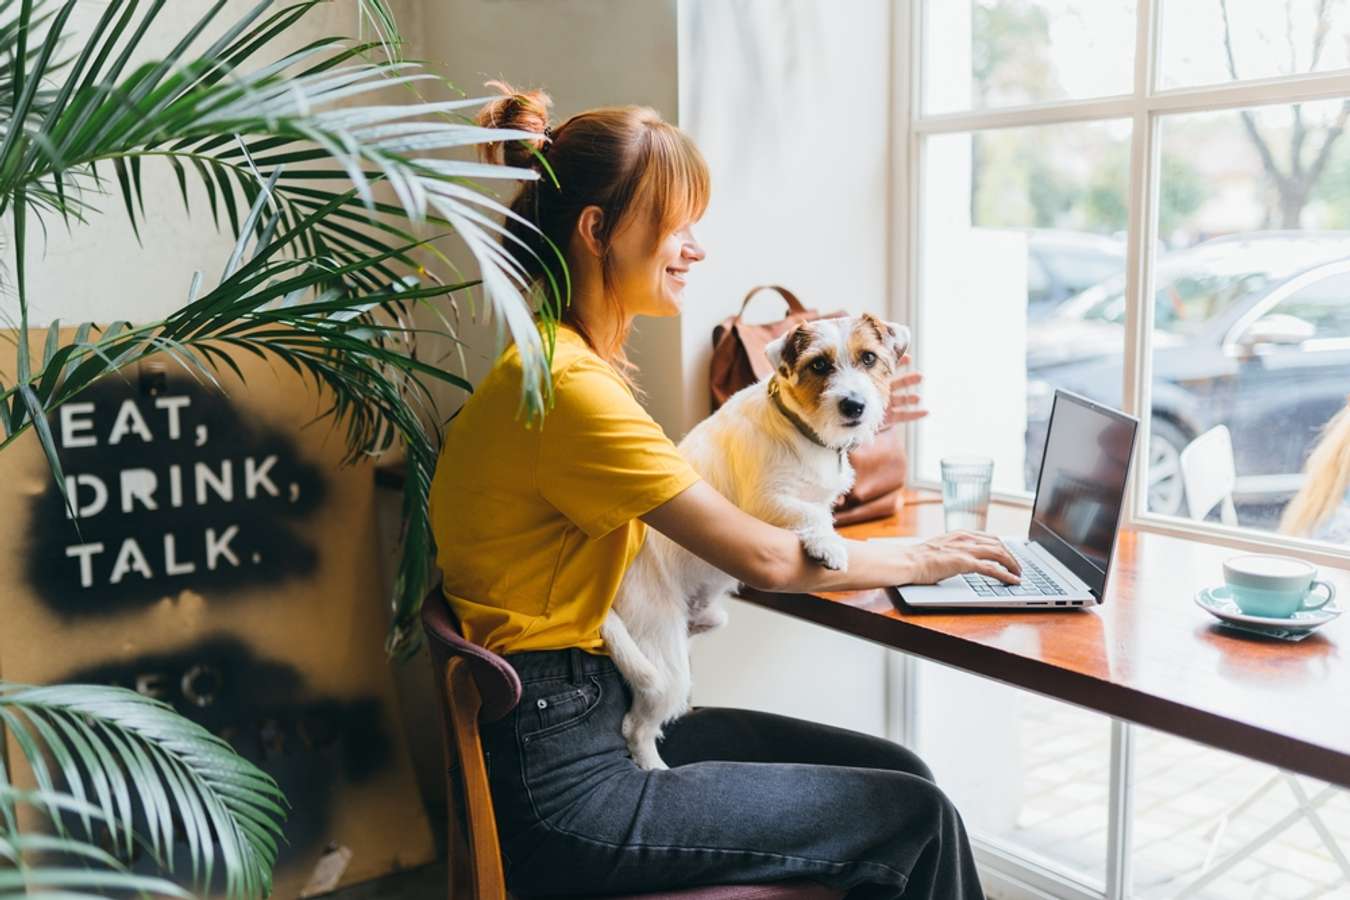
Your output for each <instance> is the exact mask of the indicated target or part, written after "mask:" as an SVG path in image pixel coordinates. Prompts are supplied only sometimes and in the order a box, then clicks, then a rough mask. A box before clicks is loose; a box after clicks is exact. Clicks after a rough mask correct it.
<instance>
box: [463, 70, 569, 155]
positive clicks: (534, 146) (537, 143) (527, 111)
mask: <svg viewBox="0 0 1350 900" xmlns="http://www.w3.org/2000/svg"><path fill="white" fill-rule="evenodd" d="M483 86H484V87H489V88H492V89H494V90H497V91H500V92H501V94H502V96H501V97H499V98H497V99H496V100H493V101H491V102H490V103H487V104H486V105H484V106H483V108H482V109H480V110H479V111H478V117H477V121H478V124H479V125H482V126H483V127H485V128H509V129H512V130H516V131H532V132H534V133H536V134H538V135H539V139H538V140H523V141H492V142H490V143H486V144H480V145H479V156H481V157H482V159H483V161H484V162H490V163H499V164H500V163H505V164H506V165H508V166H520V167H521V168H528V167H530V166H533V165H534V164H535V157H534V151H535V150H539V149H541V148H542V147H543V146H544V144H545V142H546V141H548V140H549V139H550V137H551V133H550V131H549V125H548V110H549V107H551V106H552V105H553V100H552V99H551V98H550V97H549V95H548V94H546V93H544V92H543V91H541V90H533V91H518V90H516V89H515V88H513V87H511V85H509V84H507V83H506V82H505V81H489V82H486V83H485V84H484V85H483Z"/></svg>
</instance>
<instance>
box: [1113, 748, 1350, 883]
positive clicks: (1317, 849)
mask: <svg viewBox="0 0 1350 900" xmlns="http://www.w3.org/2000/svg"><path fill="white" fill-rule="evenodd" d="M1134 785H1135V788H1134V852H1133V853H1132V854H1131V861H1132V863H1133V866H1134V893H1135V896H1137V897H1139V898H1141V900H1163V898H1170V897H1177V896H1180V895H1182V894H1183V893H1184V892H1186V890H1187V889H1188V888H1191V892H1189V893H1185V896H1187V897H1190V898H1193V900H1238V898H1253V900H1254V898H1258V897H1310V898H1311V897H1326V898H1331V897H1344V896H1345V891H1346V890H1347V884H1348V882H1347V881H1346V880H1345V879H1346V878H1347V877H1348V876H1350V873H1345V872H1343V871H1342V870H1341V867H1340V866H1339V865H1338V863H1337V861H1336V858H1335V856H1334V855H1333V853H1332V851H1331V849H1330V848H1329V847H1328V845H1327V844H1326V843H1324V841H1323V838H1322V836H1321V835H1319V834H1318V832H1317V830H1316V828H1315V826H1314V824H1313V823H1314V820H1313V819H1311V818H1309V817H1308V816H1307V815H1299V814H1298V809H1299V804H1298V800H1297V797H1296V794H1295V793H1294V791H1295V789H1297V790H1301V791H1303V792H1304V793H1305V794H1306V795H1307V797H1308V798H1309V800H1310V801H1311V802H1312V804H1313V814H1314V815H1315V816H1316V822H1317V824H1319V825H1321V826H1323V827H1325V828H1326V833H1327V837H1329V838H1330V839H1331V841H1333V842H1334V843H1336V844H1338V845H1339V846H1341V847H1350V793H1347V792H1346V791H1342V790H1339V789H1336V788H1328V787H1327V786H1326V785H1325V784H1324V783H1322V782H1319V781H1314V780H1313V779H1311V778H1303V777H1301V776H1287V775H1284V774H1283V773H1281V772H1280V771H1279V770H1278V769H1275V768H1272V767H1271V766H1267V765H1264V764H1262V763H1258V762H1253V761H1252V760H1249V759H1244V758H1242V757H1240V756H1234V755H1233V754H1231V753H1224V752H1222V751H1219V750H1214V749H1211V748H1209V747H1205V746H1203V745H1201V744H1196V743H1192V742H1191V741H1187V740H1182V739H1181V738H1175V737H1171V736H1169V735H1165V734H1160V733H1159V732H1156V731H1150V730H1149V729H1146V728H1137V729H1136V731H1135V779H1134ZM1295 785H1296V786H1297V788H1295V787H1294V786H1295ZM1282 823H1283V825H1282ZM1263 836H1264V840H1263V839H1262V838H1263ZM1342 853H1344V850H1342ZM1201 879H1204V880H1203V882H1201ZM1197 882H1201V883H1199V885H1198V886H1196V885H1197Z"/></svg>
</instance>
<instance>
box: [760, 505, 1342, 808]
mask: <svg viewBox="0 0 1350 900" xmlns="http://www.w3.org/2000/svg"><path fill="white" fill-rule="evenodd" d="M1029 518H1030V510H1029V509H1027V508H1025V507H1016V506H1008V505H1000V504H995V505H994V507H993V508H992V509H991V511H990V518H989V530H990V531H991V532H994V533H996V534H1005V535H1023V536H1024V535H1025V534H1026V528H1027V523H1028V521H1029ZM941 531H942V505H941V503H940V502H937V498H936V497H934V496H933V495H931V494H922V493H921V494H915V495H914V496H913V497H912V498H911V499H910V501H909V502H908V503H907V504H906V506H905V508H904V510H903V513H902V514H901V515H900V516H898V517H892V518H890V519H883V520H881V521H878V522H873V523H868V524H865V525H855V526H852V527H849V528H845V529H842V533H843V534H845V535H846V536H848V537H852V538H858V539H862V538H869V537H896V536H908V535H920V536H931V535H936V534H939V533H940V532H941ZM1238 552H1239V551H1236V550H1233V549H1231V548H1226V547H1216V546H1212V545H1208V544H1203V543H1198V542H1195V541H1189V540H1184V539H1179V538H1174V537H1167V536H1163V535H1158V534H1151V533H1141V532H1133V531H1125V532H1122V533H1121V535H1120V538H1119V541H1118V543H1117V547H1116V553H1115V560H1114V562H1113V565H1112V569H1111V574H1110V579H1109V584H1108V585H1107V597H1106V602H1105V603H1104V604H1103V605H1100V606H1097V607H1095V608H1093V609H1089V610H1020V611H1015V612H1008V611H976V610H970V611H962V612H950V611H918V610H913V609H911V608H909V607H904V608H902V604H901V601H900V600H899V599H898V595H897V594H896V592H895V591H881V590H878V591H860V592H854V593H847V594H827V595H821V596H816V595H810V594H768V593H764V592H761V591H751V590H747V591H746V592H745V593H744V595H743V596H744V598H745V599H746V600H747V601H749V602H751V603H754V604H757V605H759V606H763V607H767V608H769V609H773V610H777V611H779V612H782V613H786V614H788V615H791V616H795V617H797V618H800V619H806V620H809V621H812V622H816V623H819V624H821V625H825V626H827V627H829V628H833V629H835V630H837V631H843V632H847V633H849V634H853V635H857V636H858V637H861V638H865V639H867V640H869V641H873V642H875V643H878V644H882V645H885V646H887V647H892V648H894V649H896V650H902V651H904V652H905V653H909V654H913V655H914V656H918V657H922V658H924V659H930V660H933V661H935V662H939V663H943V664H945V665H949V666H954V667H955V668H958V669H962V670H964V671H966V672H970V673H972V674H975V675H981V676H984V677H986V678H992V679H995V680H997V681H1001V682H1004V683H1006V684H1011V685H1014V686H1016V687H1019V688H1025V689H1027V690H1031V691H1035V692H1037V693H1039V694H1044V695H1045V696H1048V697H1054V698H1055V699H1058V700H1063V701H1065V702H1068V703H1073V704H1076V705H1078V706H1082V707H1085V708H1087V709H1091V710H1095V711H1097V712H1101V713H1105V714H1106V715H1110V716H1115V717H1117V718H1120V719H1124V720H1126V721H1130V722H1136V723H1138V724H1140V725H1146V726H1148V727H1149V728H1155V729H1157V730H1159V731H1164V732H1167V733H1169V734H1174V735H1178V736H1180V737H1184V738H1189V739H1191V740H1194V741H1200V742H1201V743H1205V744H1209V745H1211V746H1214V747H1218V748H1220V749H1223V750H1228V751H1230V752H1232V753H1238V754H1241V755H1242V756H1246V757H1250V758H1252V759H1257V760H1260V761H1262V762H1267V763H1271V764H1272V765H1276V766H1279V767H1281V768H1284V769H1289V770H1291V771H1294V772H1299V773H1302V774H1305V775H1310V776H1313V777H1315V778H1320V779H1323V780H1325V781H1329V782H1332V783H1335V784H1338V785H1341V786H1342V787H1350V615H1347V616H1343V617H1341V618H1340V619H1337V620H1336V621H1334V622H1331V623H1330V624H1328V625H1325V626H1323V627H1322V628H1321V629H1319V631H1318V632H1317V633H1316V634H1314V635H1312V636H1311V637H1308V638H1305V639H1304V640H1303V641H1300V642H1298V643H1289V642H1285V641H1279V640H1275V639H1268V638H1260V637H1255V636H1246V635H1243V634H1240V633H1238V632H1233V631H1229V630H1227V629H1224V628H1221V627H1219V626H1218V622H1217V620H1216V619H1214V618H1213V617H1212V616H1210V614H1209V613H1207V612H1205V611H1204V610H1202V609H1200V608H1199V607H1198V606H1196V605H1195V604H1194V602H1192V599H1191V598H1192V597H1193V596H1194V594H1195V593H1196V591H1198V590H1199V589H1200V588H1202V587H1205V586H1207V585H1215V584H1220V583H1222V581H1223V573H1222V570H1221V568H1220V566H1221V563H1222V561H1223V560H1224V559H1225V558H1226V557H1228V556H1232V555H1235V554H1236V553H1238ZM1321 577H1323V578H1326V579H1328V580H1330V581H1332V582H1333V583H1334V584H1335V585H1336V589H1337V592H1338V594H1339V595H1340V600H1341V605H1342V606H1344V604H1345V601H1346V598H1348V597H1350V571H1346V570H1343V569H1329V568H1326V567H1323V568H1322V575H1321Z"/></svg>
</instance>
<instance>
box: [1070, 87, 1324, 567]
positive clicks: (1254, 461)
mask: <svg viewBox="0 0 1350 900" xmlns="http://www.w3.org/2000/svg"><path fill="white" fill-rule="evenodd" d="M1346 115H1347V107H1346V106H1344V105H1343V104H1342V103H1341V102H1340V101H1335V102H1330V103H1326V102H1324V103H1305V104H1302V106H1301V108H1295V107H1287V106H1281V107H1265V108H1261V109H1255V110H1237V111H1225V112H1217V113H1203V114H1194V115H1185V116H1174V117H1168V118H1165V119H1164V120H1163V122H1162V130H1161V141H1162V143H1161V152H1162V154H1163V161H1164V162H1163V170H1162V173H1161V179H1160V192H1161V193H1160V199H1161V206H1160V210H1159V217H1160V220H1159V237H1160V240H1161V242H1162V244H1164V245H1165V246H1166V251H1165V252H1162V253H1160V254H1159V256H1158V259H1157V265H1156V267H1155V272H1154V304H1155V305H1154V319H1155V331H1154V336H1153V349H1152V353H1153V385H1152V404H1153V410H1152V415H1153V418H1152V436H1151V438H1150V445H1149V448H1148V458H1149V475H1148V478H1149V499H1148V505H1149V509H1150V510H1151V511H1153V512H1159V513H1164V514H1167V515H1177V516H1189V517H1191V518H1194V519H1204V518H1210V519H1215V520H1220V521H1227V522H1229V523H1232V524H1239V525H1243V526H1247V527H1251V528H1257V529H1262V530H1267V531H1274V530H1280V531H1284V532H1286V533H1291V534H1300V535H1311V536H1313V537H1317V538H1321V539H1326V540H1334V541H1338V542H1342V543H1350V499H1347V497H1346V494H1347V491H1346V489H1347V482H1350V467H1347V465H1346V463H1345V460H1347V459H1350V421H1343V420H1345V419H1350V415H1347V416H1342V417H1341V419H1340V420H1337V421H1338V422H1342V421H1343V424H1342V427H1340V428H1329V426H1328V423H1329V422H1331V421H1332V420H1333V417H1335V416H1336V415H1337V413H1338V412H1339V411H1340V410H1342V409H1344V408H1345V404H1346V396H1347V394H1350V231H1347V230H1346V229H1350V141H1347V140H1346V139H1345V138H1344V137H1343V136H1342V134H1341V127H1342V126H1343V125H1344V124H1345V117H1346ZM1076 312H1077V313H1079V314H1080V315H1081V317H1083V318H1094V317H1095V318H1113V317H1114V318H1119V316H1120V310H1119V308H1118V307H1116V306H1112V305H1111V304H1110V303H1109V302H1108V301H1105V300H1103V301H1101V302H1100V303H1098V305H1097V306H1095V307H1090V308H1089V307H1087V306H1084V307H1083V308H1082V309H1079V310H1076ZM1093 365H1094V363H1092V362H1091V361H1085V362H1083V363H1080V364H1078V366H1077V368H1075V369H1073V370H1070V371H1066V372H1065V375H1066V377H1067V378H1068V380H1069V381H1070V382H1077V381H1080V380H1081V379H1085V378H1088V377H1089V376H1090V371H1091V369H1092V366H1093ZM1097 365H1100V363H1098V364H1097ZM1220 425H1222V426H1224V427H1226V428H1227V429H1228V432H1229V436H1230V440H1229V443H1231V446H1232V450H1231V456H1230V454H1229V450H1228V448H1227V446H1226V445H1225V444H1224V443H1223V442H1222V441H1219V442H1217V443H1211V442H1206V444H1205V445H1203V447H1204V448H1205V449H1204V450H1203V451H1202V450H1201V449H1197V450H1196V451H1194V453H1193V454H1188V465H1190V466H1192V467H1193V468H1194V469H1196V470H1199V469H1210V470H1214V469H1218V470H1224V469H1227V468H1230V467H1231V468H1232V469H1233V470H1234V471H1235V474H1236V478H1235V479H1234V480H1233V481H1232V483H1231V484H1219V485H1217V486H1215V487H1214V488H1213V489H1212V490H1208V491H1204V490H1200V489H1197V488H1193V491H1194V494H1195V496H1190V495H1188V494H1187V492H1186V487H1185V478H1184V472H1183V469H1182V465H1181V451H1182V450H1183V449H1184V448H1185V447H1186V446H1187V445H1188V444H1189V443H1190V442H1191V441H1193V440H1195V439H1196V438H1197V437H1199V436H1200V435H1201V434H1204V433H1205V432H1207V431H1209V430H1210V429H1212V428H1215V427H1216V426H1220ZM1229 497H1231V499H1232V501H1233V505H1232V506H1231V507H1230V506H1229V505H1228V503H1227V502H1226V501H1227V499H1228V498H1229ZM1295 498H1297V499H1295ZM1291 501H1293V503H1294V506H1293V508H1292V509H1289V507H1290V504H1291ZM1282 517H1283V519H1284V521H1283V523H1282Z"/></svg>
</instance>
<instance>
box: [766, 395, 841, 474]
mask: <svg viewBox="0 0 1350 900" xmlns="http://www.w3.org/2000/svg"><path fill="white" fill-rule="evenodd" d="M779 390H780V388H779V387H778V378H777V377H776V376H775V377H773V378H770V379H769V399H770V400H772V401H773V405H774V406H775V407H777V408H778V411H779V412H780V413H782V414H783V418H785V419H787V420H788V421H789V422H791V423H792V427H794V428H796V429H797V432H798V433H799V434H800V435H801V436H802V437H804V438H806V439H807V440H808V441H810V442H811V443H813V444H815V445H816V446H817V447H824V448H825V449H826V450H833V451H835V452H836V453H838V454H839V463H840V465H841V466H842V465H843V462H844V449H843V448H842V447H831V446H830V445H829V444H827V443H825V441H824V440H823V439H822V438H821V436H820V435H818V434H816V430H815V429H814V428H812V427H811V426H810V425H808V424H806V422H804V421H803V420H802V417H801V416H799V415H797V414H796V413H795V412H793V411H792V410H790V409H788V407H787V404H786V403H784V402H783V398H782V397H781V396H779Z"/></svg>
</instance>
